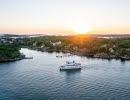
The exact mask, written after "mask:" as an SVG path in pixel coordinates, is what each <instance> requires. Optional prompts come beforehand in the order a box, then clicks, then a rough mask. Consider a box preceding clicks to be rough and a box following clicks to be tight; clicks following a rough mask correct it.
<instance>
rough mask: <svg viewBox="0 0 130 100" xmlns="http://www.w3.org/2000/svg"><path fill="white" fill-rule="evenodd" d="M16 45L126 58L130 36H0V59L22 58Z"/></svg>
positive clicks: (81, 54)
mask: <svg viewBox="0 0 130 100" xmlns="http://www.w3.org/2000/svg"><path fill="white" fill-rule="evenodd" d="M20 48H29V49H34V50H38V51H42V52H64V53H70V54H73V55H80V56H86V57H93V58H102V59H115V58H116V59H127V60H129V59H130V37H122V36H115V35H114V36H112V37H109V36H108V37H104V36H97V35H69V36H37V37H27V36H26V37H21V38H20V37H17V38H12V37H1V38H0V62H2V61H15V60H20V59H23V58H25V55H23V54H21V53H20V52H19V50H20Z"/></svg>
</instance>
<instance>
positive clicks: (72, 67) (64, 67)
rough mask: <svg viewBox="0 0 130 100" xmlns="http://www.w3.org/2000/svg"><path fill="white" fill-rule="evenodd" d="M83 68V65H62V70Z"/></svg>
mask: <svg viewBox="0 0 130 100" xmlns="http://www.w3.org/2000/svg"><path fill="white" fill-rule="evenodd" d="M70 69H71V70H72V69H81V66H60V70H70Z"/></svg>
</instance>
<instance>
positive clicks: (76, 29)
mask: <svg viewBox="0 0 130 100" xmlns="http://www.w3.org/2000/svg"><path fill="white" fill-rule="evenodd" d="M73 31H74V32H76V33H77V34H86V33H87V32H90V31H91V29H90V27H88V26H87V25H85V24H77V25H76V26H74V27H73Z"/></svg>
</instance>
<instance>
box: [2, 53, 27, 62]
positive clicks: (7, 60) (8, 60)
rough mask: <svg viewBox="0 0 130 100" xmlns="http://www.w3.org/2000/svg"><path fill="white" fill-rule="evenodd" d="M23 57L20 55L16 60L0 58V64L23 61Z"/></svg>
mask: <svg viewBox="0 0 130 100" xmlns="http://www.w3.org/2000/svg"><path fill="white" fill-rule="evenodd" d="M25 58H26V57H25V55H24V54H20V56H19V57H17V58H0V62H12V61H18V60H22V59H25Z"/></svg>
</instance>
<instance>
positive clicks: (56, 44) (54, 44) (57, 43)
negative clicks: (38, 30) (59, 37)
mask: <svg viewBox="0 0 130 100" xmlns="http://www.w3.org/2000/svg"><path fill="white" fill-rule="evenodd" d="M52 44H53V46H58V45H61V41H58V42H54V43H52Z"/></svg>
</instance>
